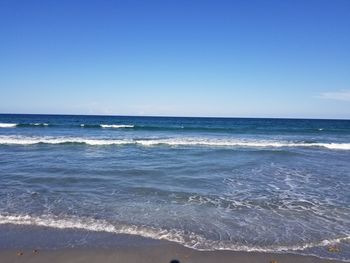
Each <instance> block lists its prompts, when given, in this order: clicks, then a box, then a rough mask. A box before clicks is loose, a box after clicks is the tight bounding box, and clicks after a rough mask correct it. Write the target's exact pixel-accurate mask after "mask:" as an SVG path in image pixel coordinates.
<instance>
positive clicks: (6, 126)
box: [0, 123, 17, 128]
mask: <svg viewBox="0 0 350 263" xmlns="http://www.w3.org/2000/svg"><path fill="white" fill-rule="evenodd" d="M16 126H17V123H0V128H13V127H16Z"/></svg>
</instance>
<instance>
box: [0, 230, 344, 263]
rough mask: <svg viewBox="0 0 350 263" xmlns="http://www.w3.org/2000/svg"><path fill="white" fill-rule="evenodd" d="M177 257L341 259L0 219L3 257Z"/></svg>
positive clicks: (16, 260) (242, 261) (157, 262)
mask: <svg viewBox="0 0 350 263" xmlns="http://www.w3.org/2000/svg"><path fill="white" fill-rule="evenodd" d="M325 249H326V248H325ZM175 259H176V260H178V261H179V262H180V263H194V262H198V263H199V262H201V263H209V262H214V263H226V262H227V263H229V262H230V263H233V262H237V263H255V262H256V263H258V262H259V263H260V262H261V263H264V262H266V263H270V262H278V263H291V262H300V263H304V262H305V263H313V262H315V263H316V262H320V263H321V262H324V263H325V262H341V261H335V260H326V259H320V258H317V257H313V256H302V255H295V254H286V253H284V254H275V253H258V252H234V251H198V250H194V249H191V248H187V247H184V246H182V245H180V244H176V243H174V242H169V241H166V240H155V239H150V238H144V237H140V236H137V235H123V234H113V233H105V232H93V231H84V230H79V229H57V228H50V227H41V226H23V225H13V224H3V225H0V263H73V262H74V263H83V262H84V263H89V262H91V263H112V262H113V263H122V262H125V263H134V262H135V263H136V262H137V263H139V262H143V263H163V262H164V263H169V262H171V260H175Z"/></svg>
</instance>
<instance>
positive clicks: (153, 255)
mask: <svg viewBox="0 0 350 263" xmlns="http://www.w3.org/2000/svg"><path fill="white" fill-rule="evenodd" d="M172 260H178V261H179V262H180V263H194V262H198V263H199V262H201V263H211V262H215V263H226V262H227V263H228V262H230V263H232V262H239V263H263V262H266V263H269V262H280V263H292V262H300V263H316V262H319V263H321V262H323V263H326V262H334V263H335V262H341V261H335V260H326V259H319V258H316V257H311V256H299V255H293V254H270V253H255V252H254V253H253V252H252V253H249V252H232V251H196V250H193V249H189V248H185V247H182V246H180V245H175V244H163V245H159V246H143V247H138V248H115V249H63V250H37V251H36V250H28V249H27V250H4V251H0V262H3V263H17V262H18V263H21V262H26V263H46V262H51V263H63V262H64V263H78V262H91V263H99V262H105V263H112V262H113V263H119V262H120V263H122V262H127V263H136V262H144V263H166V262H171V261H172Z"/></svg>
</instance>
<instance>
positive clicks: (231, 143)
mask: <svg viewBox="0 0 350 263" xmlns="http://www.w3.org/2000/svg"><path fill="white" fill-rule="evenodd" d="M0 144H5V145H31V144H86V145H100V146H103V145H127V144H134V145H142V146H158V145H166V146H209V147H248V148H282V147H314V148H317V147H318V148H327V149H331V150H350V143H321V142H310V143H307V142H289V141H268V140H260V141H247V140H234V139H207V138H170V139H98V138H83V137H22V136H0Z"/></svg>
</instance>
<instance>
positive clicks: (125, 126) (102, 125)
mask: <svg viewBox="0 0 350 263" xmlns="http://www.w3.org/2000/svg"><path fill="white" fill-rule="evenodd" d="M100 126H101V127H102V128H114V129H118V128H134V125H127V124H100Z"/></svg>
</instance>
